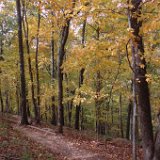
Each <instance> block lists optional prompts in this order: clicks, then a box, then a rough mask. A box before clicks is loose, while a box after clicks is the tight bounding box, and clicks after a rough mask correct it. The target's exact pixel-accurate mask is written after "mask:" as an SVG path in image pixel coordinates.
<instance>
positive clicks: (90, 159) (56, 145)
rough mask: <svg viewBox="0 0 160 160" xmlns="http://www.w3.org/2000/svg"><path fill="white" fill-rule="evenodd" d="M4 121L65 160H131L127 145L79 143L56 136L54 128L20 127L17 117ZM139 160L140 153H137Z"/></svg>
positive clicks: (129, 149)
mask: <svg viewBox="0 0 160 160" xmlns="http://www.w3.org/2000/svg"><path fill="white" fill-rule="evenodd" d="M3 118H4V119H5V120H6V121H10V124H11V125H12V127H13V128H14V129H15V130H18V131H19V132H20V133H22V134H23V135H25V136H26V137H28V138H30V139H31V140H33V141H35V142H36V143H39V144H41V145H42V146H44V147H46V148H48V149H49V150H51V151H52V152H53V153H55V154H57V155H60V157H63V158H61V159H65V160H128V159H131V146H130V145H129V144H125V143H121V142H120V141H116V142H113V141H112V142H107V143H106V145H105V146H104V145H103V146H97V145H96V144H93V142H94V141H86V140H84V141H83V140H82V141H81V142H80V143H79V142H78V140H77V138H75V137H74V138H72V137H68V136H66V135H65V136H63V135H60V134H57V133H56V132H55V131H56V130H55V128H50V127H48V126H45V125H41V126H33V125H29V126H20V125H19V124H18V122H19V117H17V116H9V117H7V118H6V116H3ZM69 133H70V131H69ZM139 155H140V157H138V159H137V160H140V159H141V151H140V152H139Z"/></svg>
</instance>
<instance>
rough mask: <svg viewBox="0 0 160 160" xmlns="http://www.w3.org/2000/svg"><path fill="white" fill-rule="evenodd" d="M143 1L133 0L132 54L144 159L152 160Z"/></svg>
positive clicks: (131, 19) (151, 131)
mask: <svg viewBox="0 0 160 160" xmlns="http://www.w3.org/2000/svg"><path fill="white" fill-rule="evenodd" d="M141 4H142V0H131V5H132V6H133V7H132V8H131V18H130V22H131V28H132V29H133V35H134V37H133V39H132V44H133V47H132V54H133V61H134V62H133V63H135V66H134V68H133V71H134V80H133V81H134V83H135V94H136V99H137V104H138V107H139V115H140V125H141V132H142V145H143V152H144V159H145V160H151V159H152V158H153V148H154V145H153V130H152V119H151V106H150V95H149V88H148V83H147V81H146V61H145V58H144V46H143V40H142V36H141V34H140V28H141V27H142V21H141V20H140V18H141Z"/></svg>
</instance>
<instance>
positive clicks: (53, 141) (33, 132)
mask: <svg viewBox="0 0 160 160" xmlns="http://www.w3.org/2000/svg"><path fill="white" fill-rule="evenodd" d="M14 128H15V129H16V130H18V131H20V132H22V133H23V134H25V135H26V136H27V137H29V138H31V139H32V140H34V141H36V142H37V143H40V144H42V145H43V146H45V147H48V148H49V149H51V150H52V151H53V153H56V154H61V155H62V156H63V157H64V158H65V159H69V160H76V159H77V160H78V159H81V160H105V158H103V157H101V156H99V155H97V154H95V153H93V152H92V151H86V150H85V149H80V148H78V146H76V145H75V144H74V143H73V142H70V141H69V140H67V139H65V138H64V137H63V136H62V135H56V134H55V133H52V134H51V133H50V132H51V130H50V132H48V131H47V132H46V133H45V132H43V131H42V132H40V130H37V129H32V128H30V127H20V126H18V125H16V126H14Z"/></svg>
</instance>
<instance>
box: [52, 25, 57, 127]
mask: <svg viewBox="0 0 160 160" xmlns="http://www.w3.org/2000/svg"><path fill="white" fill-rule="evenodd" d="M52 27H53V26H52ZM54 61H55V59H54V32H53V31H52V32H51V83H52V88H53V87H54V80H55V63H54ZM51 99H52V106H51V108H52V118H51V124H53V125H57V119H56V106H55V97H54V95H53V96H52V97H51Z"/></svg>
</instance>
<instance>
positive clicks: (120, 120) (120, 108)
mask: <svg viewBox="0 0 160 160" xmlns="http://www.w3.org/2000/svg"><path fill="white" fill-rule="evenodd" d="M119 122H120V124H119V126H120V132H121V137H122V138H124V133H123V119H122V95H121V93H120V95H119Z"/></svg>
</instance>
